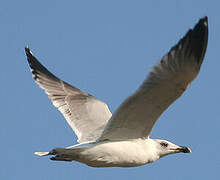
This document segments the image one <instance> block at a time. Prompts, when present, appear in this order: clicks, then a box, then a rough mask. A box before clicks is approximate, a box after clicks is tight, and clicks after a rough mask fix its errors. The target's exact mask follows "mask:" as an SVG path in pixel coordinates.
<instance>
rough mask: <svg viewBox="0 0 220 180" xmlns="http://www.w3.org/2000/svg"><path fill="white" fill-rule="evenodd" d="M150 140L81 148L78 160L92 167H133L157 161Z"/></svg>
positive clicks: (104, 143) (103, 143)
mask: <svg viewBox="0 0 220 180" xmlns="http://www.w3.org/2000/svg"><path fill="white" fill-rule="evenodd" d="M152 144H154V142H153V141H152V140H151V139H136V140H127V141H115V142H114V141H113V142H108V141H106V142H101V143H98V144H94V146H90V147H88V148H82V149H81V150H82V151H81V152H80V156H79V157H80V159H78V161H80V162H83V163H85V164H87V165H89V166H93V167H108V166H120V167H133V166H140V165H143V164H147V163H151V162H154V161H156V160H158V159H159V156H158V155H157V153H156V151H155V146H154V145H152Z"/></svg>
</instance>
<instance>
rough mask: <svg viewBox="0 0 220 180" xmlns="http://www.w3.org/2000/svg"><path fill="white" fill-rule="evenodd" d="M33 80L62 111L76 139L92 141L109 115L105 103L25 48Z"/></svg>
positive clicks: (99, 133)
mask: <svg viewBox="0 0 220 180" xmlns="http://www.w3.org/2000/svg"><path fill="white" fill-rule="evenodd" d="M25 51H26V55H27V59H28V63H29V65H30V67H31V72H32V74H33V78H34V79H35V82H36V83H37V84H38V85H39V86H40V87H41V88H42V89H44V90H45V92H46V94H47V95H48V96H49V98H50V100H51V101H52V103H53V105H54V106H55V107H56V108H58V110H59V111H60V112H61V113H62V114H63V116H64V117H65V119H66V120H67V122H68V124H69V125H70V126H71V128H72V129H73V131H74V132H75V134H76V135H77V137H78V142H79V143H82V142H87V141H95V140H96V139H97V138H98V137H100V135H101V133H102V131H103V129H104V127H105V125H106V123H107V121H108V120H109V119H110V117H111V112H110V111H109V109H108V106H107V105H106V104H105V103H104V102H102V101H100V100H98V99H96V98H94V97H93V96H91V95H89V94H87V93H85V92H82V91H81V90H79V89H77V88H75V87H73V86H71V85H69V84H68V83H66V82H64V81H62V80H60V79H59V78H57V77H56V76H54V75H53V74H52V73H50V72H49V71H48V70H47V69H46V68H45V67H44V66H43V65H41V64H40V62H39V61H38V60H37V59H36V58H35V57H34V56H33V54H32V52H31V51H30V50H29V48H25Z"/></svg>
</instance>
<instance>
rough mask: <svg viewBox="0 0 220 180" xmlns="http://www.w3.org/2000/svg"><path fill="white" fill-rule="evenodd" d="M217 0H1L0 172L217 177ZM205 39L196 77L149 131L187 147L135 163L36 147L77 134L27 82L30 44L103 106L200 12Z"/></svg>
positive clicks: (114, 102)
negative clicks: (63, 158) (82, 159)
mask: <svg viewBox="0 0 220 180" xmlns="http://www.w3.org/2000/svg"><path fill="white" fill-rule="evenodd" d="M219 6H220V4H219V2H218V1H217V0H213V1H206V0H194V1H190V0H186V1H162V0H160V1H159V0H158V1H154V0H149V1H130V0H126V1H125V0H124V1H121V0H118V1H114V0H112V1H104V0H102V1H101V0H100V1H96V0H93V1H76V0H72V1H43V0H38V1H31V0H20V1H4V2H3V1H2V2H1V6H0V27H1V28H0V37H1V38H0V39H1V42H0V49H1V53H0V59H1V71H0V81H1V90H0V91H1V93H0V99H1V108H0V109H1V110H0V119H1V126H0V140H1V148H0V154H1V161H0V179H5V180H13V179H31V180H35V179H37V180H39V179H45V180H47V179H53V180H56V179H59V180H60V179H80V180H81V179H82V180H87V179H95V180H99V179H100V180H101V179H105V180H108V179H126V180H129V179H132V180H134V179H151V180H154V179H155V180H158V179H171V180H172V179H175V180H176V179H178V180H182V179H186V178H189V179H200V180H203V179H212V180H215V179H218V178H219V167H220V157H219V149H220V141H219V136H220V134H219V127H220V121H219V107H220V106H219V91H220V83H219V77H220V76H219V66H220V61H219V59H218V53H219V42H220V34H219V32H220V21H219V17H220V13H219ZM205 15H207V16H208V18H209V42H208V48H207V53H206V56H205V60H204V63H203V65H202V68H201V71H200V74H199V76H198V78H197V79H196V80H195V81H194V82H193V83H192V85H191V87H190V88H189V89H188V90H187V91H186V92H185V94H184V95H183V96H182V97H181V98H180V99H178V100H177V101H176V102H175V103H174V104H173V105H172V106H170V107H169V109H168V110H167V111H166V112H165V113H164V114H163V115H162V116H161V118H160V119H159V121H158V122H157V124H156V125H155V127H154V129H153V132H152V135H151V137H152V138H163V139H167V140H170V141H172V142H174V143H176V144H179V145H186V146H189V147H191V149H192V151H193V153H192V154H177V155H171V156H167V157H164V158H162V159H160V160H159V161H157V162H155V163H152V164H148V165H145V166H142V167H136V168H127V169H126V168H99V169H95V168H91V167H88V166H86V165H83V164H80V163H77V162H71V163H68V162H54V161H50V160H49V159H48V158H40V157H37V156H35V155H34V154H33V153H34V151H47V150H50V149H52V148H54V147H65V146H69V145H71V144H73V143H75V142H76V136H75V135H74V133H73V132H72V130H71V129H70V127H69V126H68V125H67V123H66V122H65V119H64V118H63V116H62V115H61V114H60V113H59V112H58V111H57V110H56V109H55V108H54V107H53V106H52V104H51V102H50V101H49V99H48V98H47V96H46V95H45V94H44V92H43V91H42V90H41V89H40V88H39V87H38V86H37V85H36V84H35V83H34V81H33V79H32V77H31V73H30V71H29V67H28V64H27V61H26V57H25V54H24V46H26V45H29V47H30V48H31V50H32V51H33V53H34V54H35V55H36V56H37V58H38V59H39V60H40V61H41V63H42V64H44V65H45V66H46V67H47V68H48V69H49V70H50V71H51V72H53V73H54V74H55V75H57V76H58V77H60V78H61V79H63V80H65V81H67V82H69V83H70V84H72V85H74V86H76V87H78V88H80V89H82V90H84V91H86V92H88V93H90V94H92V95H94V96H95V97H97V98H99V99H101V100H103V101H105V102H106V103H107V104H108V105H109V107H110V109H111V111H113V112H114V111H115V110H116V108H117V107H118V106H119V104H120V103H121V102H122V101H123V100H124V99H125V98H126V97H127V96H128V95H130V94H131V93H132V92H134V91H135V90H136V89H137V88H138V86H139V85H140V83H141V82H142V81H143V80H144V79H145V77H146V75H147V74H148V72H149V70H150V69H151V67H152V66H153V65H154V64H156V62H157V61H158V60H159V59H160V58H161V57H162V56H163V55H164V54H165V53H166V52H167V51H168V50H169V49H170V48H171V47H172V46H173V45H174V44H175V43H176V42H178V40H179V39H180V38H181V37H182V36H183V35H184V34H185V33H186V32H187V30H188V29H189V28H191V27H193V26H194V25H195V24H196V23H197V22H198V20H199V18H201V17H203V16H205Z"/></svg>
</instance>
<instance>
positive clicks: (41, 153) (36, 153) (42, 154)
mask: <svg viewBox="0 0 220 180" xmlns="http://www.w3.org/2000/svg"><path fill="white" fill-rule="evenodd" d="M34 154H35V155H38V156H48V155H50V152H35V153H34Z"/></svg>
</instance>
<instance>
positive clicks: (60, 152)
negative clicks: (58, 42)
mask: <svg viewBox="0 0 220 180" xmlns="http://www.w3.org/2000/svg"><path fill="white" fill-rule="evenodd" d="M207 42H208V20H207V17H204V18H202V19H200V21H199V22H198V23H197V24H196V26H195V27H194V28H193V29H190V30H189V31H188V32H187V34H186V35H185V36H184V37H183V38H182V39H181V40H180V41H179V42H178V43H177V45H175V46H174V47H173V48H172V49H171V50H170V51H169V52H168V53H167V54H166V55H165V56H164V57H163V58H162V60H161V61H159V62H158V63H157V64H156V65H155V66H154V68H153V69H152V70H151V72H150V74H149V75H148V77H147V79H146V80H145V81H144V82H143V84H142V85H141V86H140V88H139V89H138V90H137V91H136V92H135V93H134V94H133V95H131V96H130V97H128V98H127V99H126V100H125V101H124V102H123V103H122V104H121V105H120V106H119V108H118V109H117V110H116V112H115V113H114V114H113V115H112V114H111V112H110V111H109V109H108V106H107V105H106V104H105V103H104V102H102V101H100V100H98V99H96V98H95V97H93V96H91V95H89V94H87V93H85V92H82V91H81V90H79V89H77V88H75V87H73V86H71V85H69V84H68V83H66V82H64V81H62V80H60V79H59V78H57V77H56V76H54V75H53V74H52V73H50V72H49V71H48V70H47V69H46V68H45V67H44V66H42V65H41V64H40V63H39V62H38V60H37V59H36V58H35V57H34V56H33V54H32V52H31V51H30V50H29V48H25V50H26V54H27V58H28V62H29V64H30V67H31V70H32V74H33V77H34V79H35V81H36V83H37V84H38V85H39V86H40V87H41V88H42V89H44V90H45V92H46V93H47V95H48V96H49V98H50V99H51V101H52V103H53V105H54V106H55V107H56V108H58V110H59V111H60V112H61V113H62V114H63V116H64V117H65V118H66V120H67V122H68V123H69V125H70V126H71V128H72V129H73V131H74V132H75V133H76V135H77V137H78V142H79V143H80V144H77V145H75V146H71V147H68V148H56V149H53V150H52V151H50V152H36V154H37V155H40V156H47V155H55V156H53V157H52V158H51V159H52V160H61V161H72V160H75V161H79V162H82V163H85V164H87V165H89V166H93V167H109V166H119V167H132V166H139V165H143V164H147V163H150V162H154V161H156V160H158V159H159V158H160V157H163V156H165V155H168V154H172V153H178V152H185V153H189V152H191V150H190V149H189V148H187V147H184V146H178V145H175V144H173V143H171V142H168V141H166V140H158V139H150V138H149V135H150V133H151V130H152V128H153V126H154V124H155V122H156V120H157V119H158V118H159V117H160V115H161V114H162V113H163V112H164V111H165V110H166V109H167V108H168V106H169V105H170V104H172V103H173V102H174V101H175V100H176V99H177V98H178V97H180V96H181V95H182V94H183V92H184V91H185V90H186V89H187V88H188V87H189V84H190V83H191V82H192V81H193V80H194V79H195V78H196V76H197V74H198V73H199V70H200V67H201V64H202V61H203V58H204V55H205V51H206V47H207Z"/></svg>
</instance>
